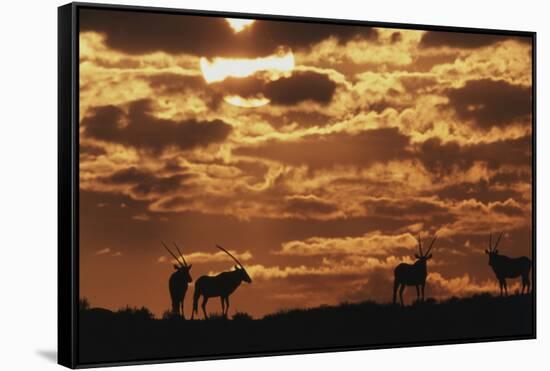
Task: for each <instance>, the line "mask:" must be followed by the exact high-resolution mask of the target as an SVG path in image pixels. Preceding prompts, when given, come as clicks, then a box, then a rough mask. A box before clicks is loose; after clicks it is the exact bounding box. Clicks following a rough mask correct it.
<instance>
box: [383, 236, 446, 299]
mask: <svg viewBox="0 0 550 371" xmlns="http://www.w3.org/2000/svg"><path fill="white" fill-rule="evenodd" d="M436 239H437V236H435V237H434V239H433V240H432V242H431V243H430V246H429V247H428V251H426V253H423V251H422V239H421V238H420V235H418V252H419V254H414V257H415V258H416V259H417V260H416V261H415V262H414V264H407V263H401V264H399V265H398V266H397V267H396V268H395V269H394V271H393V275H394V281H393V304H395V303H396V301H397V290H398V289H399V300H400V302H401V305H403V291H404V290H405V286H416V300H419V299H420V297H421V295H420V294H421V293H422V300H424V288H425V286H426V277H427V276H428V269H427V267H426V262H427V261H428V260H429V259H431V258H432V254H430V251H431V250H432V247H433V245H434V243H435V240H436Z"/></svg>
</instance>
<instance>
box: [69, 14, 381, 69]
mask: <svg viewBox="0 0 550 371" xmlns="http://www.w3.org/2000/svg"><path fill="white" fill-rule="evenodd" d="M151 25H154V28H155V30H154V32H151ZM80 30H81V31H82V32H85V31H95V32H99V33H103V34H105V35H106V42H107V45H108V46H109V47H111V48H113V49H117V50H120V51H123V52H125V53H128V54H147V53H153V52H157V51H163V52H167V53H175V54H178V53H184V54H193V55H197V56H206V57H213V56H230V57H250V58H251V57H258V56H265V55H269V54H272V53H274V52H275V51H276V50H277V48H280V47H287V48H292V49H304V48H309V47H311V46H312V45H314V44H316V43H318V42H320V41H322V40H324V39H327V38H330V37H334V38H336V39H338V40H339V42H342V43H344V42H346V41H349V40H351V39H353V38H355V37H362V38H375V37H376V34H377V33H376V31H375V30H374V29H372V28H370V27H365V26H342V25H334V24H318V23H309V22H308V23H305V22H295V21H265V20H257V21H255V22H254V23H253V24H252V25H250V26H249V27H247V28H246V29H245V30H243V31H242V32H239V33H234V32H233V30H232V29H231V28H230V26H229V24H228V23H227V22H226V21H225V19H224V18H222V17H207V16H195V15H174V14H161V13H151V12H147V13H145V12H129V11H124V12H123V11H116V10H91V9H86V10H81V13H80Z"/></svg>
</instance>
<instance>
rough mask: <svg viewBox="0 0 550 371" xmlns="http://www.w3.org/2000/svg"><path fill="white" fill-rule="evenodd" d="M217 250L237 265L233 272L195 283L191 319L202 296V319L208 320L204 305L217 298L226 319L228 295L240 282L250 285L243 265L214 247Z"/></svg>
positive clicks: (198, 280) (207, 277)
mask: <svg viewBox="0 0 550 371" xmlns="http://www.w3.org/2000/svg"><path fill="white" fill-rule="evenodd" d="M216 247H217V248H218V249H220V250H221V251H223V252H225V253H226V254H227V255H229V257H231V258H232V259H233V260H234V261H235V263H237V265H235V270H232V271H229V272H222V273H220V274H218V275H216V276H201V277H200V278H199V279H197V282H195V293H194V295H193V312H192V313H191V319H193V318H194V316H195V313H196V312H197V311H198V310H197V306H198V301H199V297H200V296H201V295H202V304H201V307H202V312H203V314H204V318H205V319H208V315H207V314H206V303H208V299H209V298H215V297H219V298H220V300H221V304H222V315H223V316H224V317H227V312H228V311H229V295H231V294H232V293H233V292H234V291H235V290H236V289H237V287H239V285H240V284H241V282H243V281H244V282H247V283H251V282H252V279H251V278H250V276H249V275H248V272H247V271H246V269H244V267H243V265H242V264H241V263H240V262H239V261H238V260H237V258H235V257H234V256H233V255H231V253H230V252H229V251H227V250H226V249H224V248H223V247H221V246H219V245H216Z"/></svg>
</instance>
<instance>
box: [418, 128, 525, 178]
mask: <svg viewBox="0 0 550 371" xmlns="http://www.w3.org/2000/svg"><path fill="white" fill-rule="evenodd" d="M531 140H532V138H531V136H530V135H527V136H523V137H519V138H517V139H503V140H497V141H494V142H488V143H483V142H481V143H477V144H466V145H460V144H459V143H458V142H455V141H449V142H446V143H443V142H442V141H441V139H439V138H436V137H434V138H430V139H428V140H426V141H425V142H423V143H421V144H419V146H418V148H417V155H418V159H419V160H420V161H421V162H422V164H423V165H424V166H425V167H426V169H427V170H429V171H430V172H432V173H433V174H436V175H443V174H449V173H451V172H452V171H455V170H461V171H465V170H467V169H469V168H471V167H472V166H473V165H474V164H475V163H476V162H482V163H485V164H487V166H488V167H489V168H490V169H499V168H501V167H502V166H504V165H514V166H530V164H531V158H532V146H531Z"/></svg>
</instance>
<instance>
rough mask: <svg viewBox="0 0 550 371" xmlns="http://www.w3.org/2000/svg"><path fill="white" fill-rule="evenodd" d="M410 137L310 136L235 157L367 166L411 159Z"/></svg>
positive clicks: (383, 132)
mask: <svg viewBox="0 0 550 371" xmlns="http://www.w3.org/2000/svg"><path fill="white" fill-rule="evenodd" d="M408 144H409V137H407V136H405V135H403V134H401V133H400V132H399V131H398V130H397V129H396V128H385V129H373V130H365V131H363V132H360V133H359V134H355V135H353V134H348V133H336V134H329V135H324V136H323V135H310V136H306V137H304V138H302V139H301V140H299V141H294V142H282V141H270V142H268V143H265V144H263V145H262V146H261V147H242V148H237V149H236V150H235V154H239V155H245V156H257V157H262V158H267V159H271V160H276V161H281V162H285V163H289V164H295V165H308V166H310V167H312V168H322V167H331V166H334V165H340V164H343V165H358V166H368V165H371V164H373V163H376V162H387V161H390V160H394V159H403V158H408V157H410V153H409V152H408V150H407V146H408Z"/></svg>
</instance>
